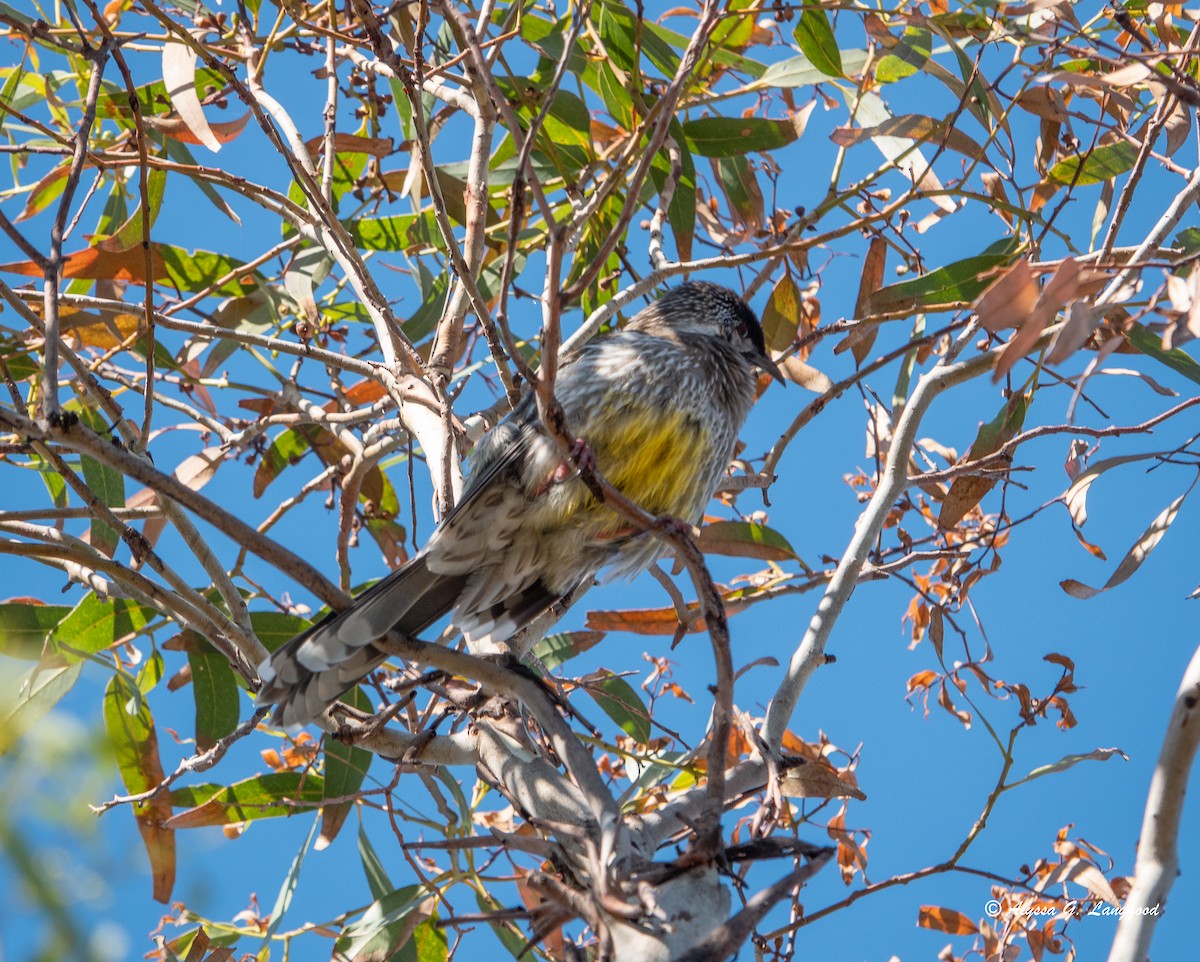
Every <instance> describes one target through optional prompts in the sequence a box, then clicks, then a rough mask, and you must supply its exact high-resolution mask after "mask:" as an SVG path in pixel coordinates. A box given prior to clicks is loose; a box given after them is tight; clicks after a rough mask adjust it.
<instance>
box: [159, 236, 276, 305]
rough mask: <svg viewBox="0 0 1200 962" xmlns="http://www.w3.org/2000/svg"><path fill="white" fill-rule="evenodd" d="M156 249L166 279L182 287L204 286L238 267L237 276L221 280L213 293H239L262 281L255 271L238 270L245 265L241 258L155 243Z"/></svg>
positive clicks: (236, 294)
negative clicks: (221, 282)
mask: <svg viewBox="0 0 1200 962" xmlns="http://www.w3.org/2000/svg"><path fill="white" fill-rule="evenodd" d="M154 251H155V253H156V254H157V255H158V256H159V258H161V260H162V264H163V267H164V268H165V269H166V274H167V280H169V281H170V282H171V283H172V284H174V285H175V286H176V287H178V288H179V290H181V291H189V292H192V293H195V292H197V291H203V290H207V289H208V288H209V287H210V286H212V283H213V280H214V278H218V277H224V276H226V275H227V274H231V273H233V272H235V271H237V276H236V277H234V278H233V279H232V280H229V281H226V282H225V283H224V284H222V285H221V286H220V287H219V288H218V289H217V290H216V291H214V292H213V293H214V294H221V295H224V296H227V297H240V296H243V295H245V294H247V293H248V292H249V290H250V288H252V287H256V286H258V285H259V284H260V283H261V282H262V277H261V275H259V273H258V271H238V268H241V267H244V266H245V265H244V263H243V262H242V261H239V260H236V259H235V258H232V257H226V256H225V255H224V254H216V253H214V252H212V251H204V250H196V251H185V250H183V249H182V248H180V247H170V246H168V245H166V244H155V245H154Z"/></svg>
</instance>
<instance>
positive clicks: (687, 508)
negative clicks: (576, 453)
mask: <svg viewBox="0 0 1200 962" xmlns="http://www.w3.org/2000/svg"><path fill="white" fill-rule="evenodd" d="M588 428H589V430H587V432H586V434H584V437H585V438H586V440H587V443H588V446H589V447H590V448H591V449H592V451H593V452H594V454H595V455H596V463H597V466H598V467H599V469H600V472H601V474H603V475H604V477H605V478H607V479H608V480H609V481H610V482H611V483H612V484H613V485H614V486H615V487H616V488H617V489H618V490H620V491H621V492H622V493H623V494H624V495H625V496H626V497H628V498H630V499H631V500H633V501H635V502H636V503H637V504H638V505H640V506H641V507H642V508H644V509H645V510H647V511H649V512H650V513H652V514H656V515H662V514H668V515H673V516H677V517H682V518H684V519H685V520H687V521H694V520H695V516H696V514H697V513H698V512H699V511H700V509H701V508H702V507H703V506H704V501H705V499H706V498H707V496H708V494H709V492H708V491H707V490H706V489H707V487H708V485H709V484H710V483H711V482H710V480H709V478H708V475H709V473H710V472H709V470H708V467H707V466H708V465H709V464H710V462H711V460H712V451H711V448H712V438H711V435H710V434H709V432H708V431H706V430H705V429H704V427H703V424H702V423H701V421H700V419H699V418H698V417H697V416H696V415H693V414H691V413H688V412H684V411H680V410H670V409H668V410H662V409H651V408H644V407H639V408H638V409H636V410H623V411H620V412H619V413H617V414H615V415H614V416H612V417H609V418H606V419H605V420H604V421H602V422H600V423H595V424H591V425H588ZM581 433H582V432H581ZM549 501H550V503H551V504H553V506H554V507H553V509H552V511H551V514H552V515H553V517H552V518H550V519H548V520H549V521H550V524H551V525H553V526H558V525H561V524H563V523H565V522H567V521H568V520H569V519H574V520H576V521H578V522H581V523H584V524H585V525H586V527H588V528H589V529H591V530H590V531H589V534H590V535H592V536H593V537H599V538H603V537H605V535H612V534H617V533H619V532H622V531H624V530H625V529H626V528H627V527H628V522H626V521H625V520H624V519H622V518H620V517H618V516H617V515H616V514H614V513H613V512H612V511H610V510H609V509H608V508H605V507H603V506H601V505H600V504H598V503H597V502H596V501H595V499H594V498H593V497H592V495H591V494H590V492H589V491H588V490H587V488H586V487H585V486H584V484H583V483H582V482H581V481H579V480H572V481H569V482H567V483H565V484H563V485H561V486H559V487H558V490H556V491H553V492H550V498H549Z"/></svg>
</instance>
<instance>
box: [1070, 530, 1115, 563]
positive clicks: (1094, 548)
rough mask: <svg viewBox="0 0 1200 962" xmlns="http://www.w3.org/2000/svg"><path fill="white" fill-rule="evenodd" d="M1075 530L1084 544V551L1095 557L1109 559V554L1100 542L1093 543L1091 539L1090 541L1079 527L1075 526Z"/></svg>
mask: <svg viewBox="0 0 1200 962" xmlns="http://www.w3.org/2000/svg"><path fill="white" fill-rule="evenodd" d="M1074 531H1075V537H1076V538H1077V539H1078V540H1079V543H1080V544H1081V545H1083V549H1084V551H1086V552H1087V553H1088V554H1090V555H1091V556H1092V557H1094V558H1099V559H1100V560H1101V561H1107V560H1108V555H1106V554H1105V553H1104V550H1103V549H1102V548H1101V547H1100V546H1099V545H1098V544H1092V543H1091V542H1090V541H1088V539H1087V538H1085V537H1084V536H1083V532H1082V531H1080V530H1079V529H1078V528H1075V529H1074Z"/></svg>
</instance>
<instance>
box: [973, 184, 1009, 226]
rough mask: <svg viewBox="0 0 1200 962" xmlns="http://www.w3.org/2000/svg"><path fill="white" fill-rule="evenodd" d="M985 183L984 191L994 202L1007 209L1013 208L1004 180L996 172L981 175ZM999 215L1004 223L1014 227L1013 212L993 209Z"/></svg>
mask: <svg viewBox="0 0 1200 962" xmlns="http://www.w3.org/2000/svg"><path fill="white" fill-rule="evenodd" d="M979 176H980V179H981V180H982V181H983V186H984V189H985V190H986V191H987V192H988V196H989V197H991V198H992V199H993V200H996V201H999V202H1000V203H1001V204H1004V205H1005V206H1006V207H1011V206H1012V203H1011V201H1009V199H1008V192H1007V191H1006V190H1005V189H1004V178H1003V177H1001V176H1000V175H999V174H997V173H996V172H995V171H991V170H988V171H984V172H983V173H982V174H980V175H979ZM993 210H995V211H996V213H997V214H999V215H1000V216H1001V217H1003V218H1004V222H1005V223H1006V224H1008V225H1009V226H1011V225H1012V222H1013V215H1012V212H1011V211H1008V210H1005V209H1003V208H993Z"/></svg>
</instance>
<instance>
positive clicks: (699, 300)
mask: <svg viewBox="0 0 1200 962" xmlns="http://www.w3.org/2000/svg"><path fill="white" fill-rule="evenodd" d="M664 328H665V329H666V330H665V331H664ZM628 329H629V330H641V331H645V332H646V333H647V334H662V333H666V332H667V331H670V332H674V333H678V334H705V335H708V336H710V337H719V338H721V339H722V340H724V341H727V342H728V343H729V344H731V345H732V346H733V348H734V350H736V351H737V352H738V353H739V354H740V355H741V356H742V357H744V358H745V359H746V360H747V361H749V362H750V364H752V365H754V366H755V367H757V368H759V369H760V370H763V371H766V372H767V373H768V374H770V375H771V377H773V378H775V380H777V381H779V383H781V384H782V383H783V374H782V373H781V372H780V370H779V368H778V366H776V364H775V362H774V361H772V360H771V356H770V354H768V353H767V348H766V343H765V342H764V341H763V331H762V325H761V324H759V322H758V317H757V315H755V313H754V311H753V309H752V308H751V307H750V305H749V304H747V303H746V302H745V301H743V300H742V299H741V298H740V297H738V295H737V294H735V293H734V292H733V291H731V290H730V289H729V288H727V287H722V286H721V285H720V284H712V283H710V282H708V281H690V282H689V283H686V284H680V285H679V286H678V287H673V288H671V289H670V290H669V291H667V292H666V293H665V294H664V295H663V296H662V297H660V298H659V299H658V300H657V301H655V302H654V303H652V304H651V305H650V306H649V307H647V308H646V309H645V310H643V311H641V312H639V313H638V315H637V316H636V317H635V318H634V319H633V320H632V321H630V322H629V328H628Z"/></svg>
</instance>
